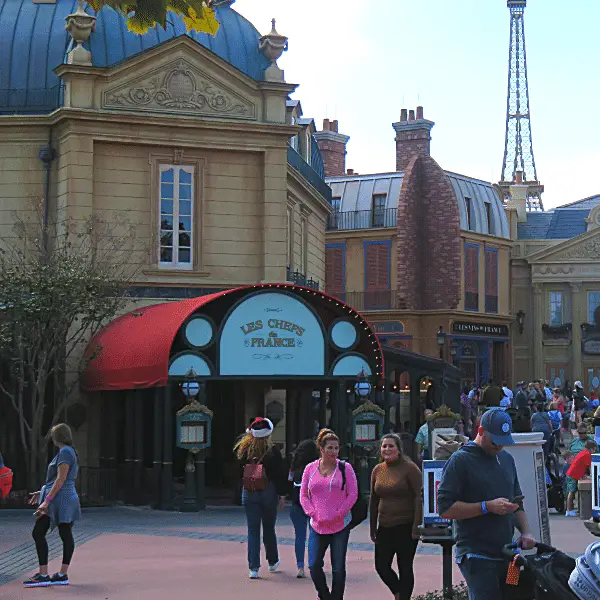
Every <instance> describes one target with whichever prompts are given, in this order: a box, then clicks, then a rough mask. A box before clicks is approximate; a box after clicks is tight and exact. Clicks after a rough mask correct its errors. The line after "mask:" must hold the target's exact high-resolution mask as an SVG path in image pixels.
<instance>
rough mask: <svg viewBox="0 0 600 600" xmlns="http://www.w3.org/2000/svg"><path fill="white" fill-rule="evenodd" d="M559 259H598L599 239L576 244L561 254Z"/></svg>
mask: <svg viewBox="0 0 600 600" xmlns="http://www.w3.org/2000/svg"><path fill="white" fill-rule="evenodd" d="M561 258H600V238H594V239H593V240H589V241H587V242H584V243H583V244H578V245H577V246H575V247H574V248H570V249H569V250H566V251H565V252H563V253H562V254H561Z"/></svg>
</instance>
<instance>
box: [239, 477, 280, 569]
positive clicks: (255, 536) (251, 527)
mask: <svg viewBox="0 0 600 600" xmlns="http://www.w3.org/2000/svg"><path fill="white" fill-rule="evenodd" d="M278 503H279V499H278V497H277V491H276V490H275V486H274V485H273V484H272V483H270V484H269V487H268V488H267V489H265V490H262V491H261V492H248V491H246V490H243V491H242V504H243V505H244V509H245V511H246V522H247V524H248V567H249V568H250V570H251V571H258V569H259V568H260V526H261V523H262V530H263V544H264V545H265V552H266V554H267V562H268V563H269V565H274V564H275V563H276V562H277V561H278V560H279V553H278V552H277V536H276V535H275V522H276V521H277V505H278Z"/></svg>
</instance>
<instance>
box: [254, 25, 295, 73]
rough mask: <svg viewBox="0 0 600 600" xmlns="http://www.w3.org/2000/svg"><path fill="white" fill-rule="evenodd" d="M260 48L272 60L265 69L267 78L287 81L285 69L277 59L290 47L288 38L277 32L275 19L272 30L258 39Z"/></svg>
mask: <svg viewBox="0 0 600 600" xmlns="http://www.w3.org/2000/svg"><path fill="white" fill-rule="evenodd" d="M258 49H259V50H260V52H261V53H262V54H263V55H264V56H265V57H266V58H268V59H269V60H270V61H271V65H270V66H269V67H267V69H265V80H267V81H285V79H284V74H283V71H282V70H281V69H280V68H279V66H278V65H277V61H278V59H279V58H281V55H282V54H283V53H284V52H286V51H287V49H288V38H287V37H285V35H281V34H280V33H278V32H277V29H275V19H272V20H271V32H270V33H268V34H267V35H263V36H262V37H261V38H260V40H259V41H258Z"/></svg>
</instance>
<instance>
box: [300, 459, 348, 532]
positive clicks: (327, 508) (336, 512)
mask: <svg viewBox="0 0 600 600" xmlns="http://www.w3.org/2000/svg"><path fill="white" fill-rule="evenodd" d="M339 464H340V461H339V460H338V461H337V466H336V469H335V471H334V472H333V475H330V476H329V477H323V476H322V475H321V473H319V461H318V460H315V461H314V462H312V463H310V464H309V465H307V466H306V468H305V469H304V474H303V475H302V486H301V488H300V504H301V505H302V508H303V509H304V512H305V513H306V514H307V515H308V516H309V517H310V525H311V527H312V528H313V529H314V530H315V531H316V532H317V533H320V534H331V533H337V532H338V531H342V529H344V527H346V526H347V525H348V524H349V523H350V520H351V514H350V510H351V509H352V507H353V506H354V504H355V503H356V500H357V499H358V484H357V483H356V475H355V473H354V469H353V468H352V465H350V464H349V463H346V485H345V487H344V489H343V490H342V473H341V471H340V467H339Z"/></svg>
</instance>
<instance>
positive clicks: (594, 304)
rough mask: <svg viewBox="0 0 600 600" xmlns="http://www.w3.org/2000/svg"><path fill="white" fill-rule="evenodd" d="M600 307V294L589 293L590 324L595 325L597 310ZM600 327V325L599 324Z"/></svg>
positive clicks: (596, 292)
mask: <svg viewBox="0 0 600 600" xmlns="http://www.w3.org/2000/svg"><path fill="white" fill-rule="evenodd" d="M599 306H600V292H599V291H593V292H588V323H595V321H596V315H595V313H596V309H597V308H598V307H599ZM598 325H600V323H598Z"/></svg>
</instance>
